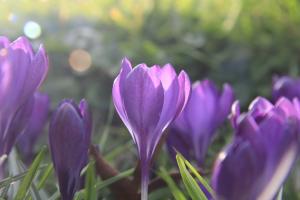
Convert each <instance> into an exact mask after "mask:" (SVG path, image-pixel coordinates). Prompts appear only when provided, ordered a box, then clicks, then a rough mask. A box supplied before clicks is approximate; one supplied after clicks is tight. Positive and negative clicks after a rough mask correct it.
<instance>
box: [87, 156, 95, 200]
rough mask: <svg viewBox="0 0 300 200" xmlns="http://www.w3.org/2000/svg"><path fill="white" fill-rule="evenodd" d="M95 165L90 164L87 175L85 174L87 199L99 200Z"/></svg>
mask: <svg viewBox="0 0 300 200" xmlns="http://www.w3.org/2000/svg"><path fill="white" fill-rule="evenodd" d="M95 177H96V174H95V163H94V162H90V163H89V164H88V167H87V170H86V174H85V199H86V200H94V199H97V191H96V187H95V183H96V180H95Z"/></svg>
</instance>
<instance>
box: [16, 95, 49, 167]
mask: <svg viewBox="0 0 300 200" xmlns="http://www.w3.org/2000/svg"><path fill="white" fill-rule="evenodd" d="M49 106H50V101H49V97H48V95H47V94H43V93H40V92H36V93H35V94H34V102H33V109H32V113H31V116H30V117H29V121H28V123H27V125H26V127H25V128H24V130H23V131H22V134H21V135H20V137H19V138H18V142H17V146H18V148H19V150H20V153H21V154H22V155H23V157H24V159H25V161H26V162H27V163H30V162H31V161H32V158H33V157H34V145H35V142H36V140H37V138H38V137H39V136H40V135H41V133H42V130H43V127H44V125H45V123H46V121H47V118H48V111H49Z"/></svg>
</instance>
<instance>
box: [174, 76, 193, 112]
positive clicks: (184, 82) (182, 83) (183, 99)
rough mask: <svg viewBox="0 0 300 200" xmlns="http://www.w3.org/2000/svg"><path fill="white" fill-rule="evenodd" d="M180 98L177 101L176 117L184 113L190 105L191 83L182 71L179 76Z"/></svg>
mask: <svg viewBox="0 0 300 200" xmlns="http://www.w3.org/2000/svg"><path fill="white" fill-rule="evenodd" d="M178 83H179V97H178V101H177V106H176V108H177V113H176V117H177V116H178V115H179V114H180V113H181V112H182V111H183V109H184V108H185V106H186V105H187V103H188V100H189V98H190V93H191V82H190V79H189V77H188V75H187V74H186V72H185V71H181V72H180V74H179V75H178Z"/></svg>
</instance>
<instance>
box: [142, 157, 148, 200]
mask: <svg viewBox="0 0 300 200" xmlns="http://www.w3.org/2000/svg"><path fill="white" fill-rule="evenodd" d="M149 168H150V167H149V164H148V163H147V162H142V163H141V200H147V199H148V184H149Z"/></svg>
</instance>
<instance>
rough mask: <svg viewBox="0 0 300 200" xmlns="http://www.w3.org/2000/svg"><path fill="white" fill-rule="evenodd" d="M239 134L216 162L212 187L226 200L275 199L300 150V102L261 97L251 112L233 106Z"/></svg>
mask: <svg viewBox="0 0 300 200" xmlns="http://www.w3.org/2000/svg"><path fill="white" fill-rule="evenodd" d="M232 115H233V119H232V123H233V125H234V128H235V137H234V138H233V141H232V143H231V144H230V145H229V146H228V147H227V148H226V149H225V150H224V151H222V152H221V153H220V154H219V156H218V159H217V161H216V165H215V168H214V172H213V176H212V186H213V189H214V190H215V191H216V193H217V195H218V197H219V198H220V199H224V200H253V199H257V200H271V199H273V198H274V197H275V195H276V194H277V192H278V191H279V189H280V187H281V186H282V184H283V182H284V180H285V179H286V177H287V175H288V174H289V172H290V170H291V168H292V166H293V164H294V163H295V161H296V158H297V156H298V152H299V144H300V143H299V134H300V124H299V123H300V104H299V101H298V99H294V100H293V101H289V100H288V99H286V98H281V99H279V100H278V101H277V102H276V104H275V105H273V104H271V103H270V102H269V101H268V100H266V99H264V98H261V97H258V98H256V99H255V100H254V101H253V102H252V103H251V105H250V107H249V111H248V113H245V114H240V111H239V105H238V103H235V104H234V105H233V114H232Z"/></svg>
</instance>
